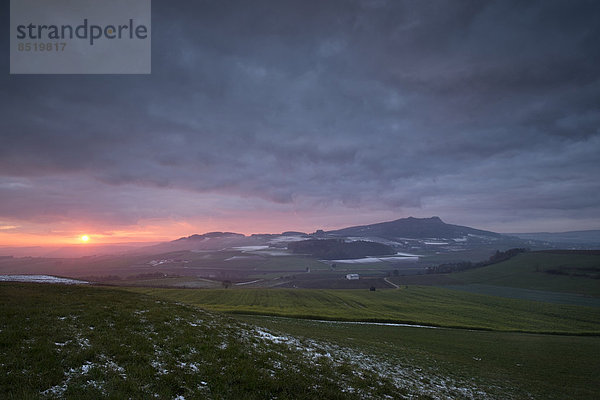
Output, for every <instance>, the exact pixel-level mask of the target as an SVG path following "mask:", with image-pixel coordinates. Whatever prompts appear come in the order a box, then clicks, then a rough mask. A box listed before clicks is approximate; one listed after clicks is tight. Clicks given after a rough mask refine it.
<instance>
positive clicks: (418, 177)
mask: <svg viewBox="0 0 600 400" xmlns="http://www.w3.org/2000/svg"><path fill="white" fill-rule="evenodd" d="M5 7H7V6H5ZM598 20H600V7H599V6H598V5H597V4H596V3H595V2H591V1H590V2H587V1H576V2H569V3H567V2H563V1H557V2H552V1H538V2H516V1H515V2H509V1H494V2H481V1H462V2H442V1H439V2H435V1H434V2H417V1H414V2H412V1H339V2H336V1H327V2H322V1H262V2H261V1H253V2H243V1H234V2H213V1H201V2H190V3H186V2H177V1H174V2H168V3H167V2H160V3H159V2H154V4H153V25H152V32H153V38H152V40H153V66H152V67H153V68H152V69H153V74H152V75H151V76H110V75H106V76H9V75H7V72H6V71H4V74H3V78H2V80H1V81H0V85H1V86H2V88H3V90H2V91H1V92H0V101H1V103H2V119H1V121H0V130H1V132H2V146H0V175H2V176H4V177H7V178H10V177H13V178H32V179H36V180H37V179H42V178H44V177H45V178H44V179H46V180H47V181H46V184H49V183H48V182H55V183H56V184H57V185H61V183H60V181H61V180H63V181H69V182H72V183H69V184H66V185H65V190H64V196H65V198H67V197H68V196H75V197H77V198H79V201H80V202H81V203H82V204H83V203H85V202H87V201H89V203H90V204H92V205H96V204H99V203H100V202H105V203H103V204H106V202H108V203H110V201H111V199H110V196H106V197H102V196H101V198H98V197H97V196H95V195H94V194H93V191H83V192H82V191H81V190H77V189H74V187H79V186H85V187H88V186H90V185H93V184H94V183H93V182H96V183H95V184H97V185H98V188H102V190H110V188H111V187H112V188H121V189H120V190H123V189H122V188H124V187H142V188H143V187H156V188H165V190H166V189H183V190H186V191H190V193H191V192H196V193H217V194H219V193H220V194H225V195H233V196H241V197H242V198H260V199H265V200H267V201H269V202H273V203H281V204H294V205H295V207H300V208H302V207H305V208H310V207H314V206H319V207H325V208H326V207H328V206H332V205H333V204H335V203H337V202H341V203H342V204H345V205H347V206H349V207H367V208H372V209H383V210H385V209H387V210H401V209H402V208H405V207H406V208H418V207H422V208H423V209H424V210H427V209H428V207H430V206H432V205H435V207H436V208H435V209H436V210H443V209H445V208H446V209H448V210H450V209H452V210H456V207H457V204H461V205H462V207H464V210H475V209H477V210H479V212H480V213H493V212H492V211H491V210H497V215H498V218H502V216H506V215H507V214H509V213H511V212H513V213H515V214H519V215H526V214H527V213H534V212H535V213H537V212H539V210H547V212H548V213H557V212H558V211H557V210H571V214H570V215H569V217H572V218H579V219H581V218H586V217H587V218H595V219H596V220H597V218H598V216H599V211H600V209H599V208H598V207H599V206H597V205H598V204H600V202H599V201H598V200H599V199H598V193H600V190H599V189H600V187H599V185H600V184H599V183H598V181H597V179H596V178H595V177H596V176H599V175H600V166H599V164H600V163H598V162H597V154H599V151H600V139H599V137H600V132H599V128H598V127H599V126H600V125H599V124H600V111H599V109H598V101H599V100H600V98H599V97H600V96H599V94H600V68H598V65H600V47H599V46H598V39H599V38H600V27H599V26H600V25H599V24H598V23H597V21H598ZM3 46H4V47H5V48H6V43H5V42H3ZM5 50H6V51H7V49H5ZM54 179H57V180H58V181H54ZM89 180H91V181H89ZM0 190H3V189H2V187H1V186H0ZM30 190H31V191H32V192H31V193H30V195H31V196H33V197H35V196H36V190H37V191H38V194H37V196H41V197H45V195H44V196H42V195H41V191H44V190H45V192H44V194H47V193H48V192H47V190H48V189H47V186H45V185H42V184H39V186H36V187H32V188H31V189H30ZM113 190H117V189H113ZM57 196H58V197H60V195H57ZM134 197H135V196H134ZM83 198H85V201H83V200H82V199H83ZM131 201H135V202H141V201H143V200H142V199H141V198H138V197H135V198H134V199H132V200H131ZM59 203H60V201H59ZM125 203H126V201H125V200H122V201H119V202H118V204H117V203H115V205H118V206H119V207H120V208H123V209H124V210H128V209H129V207H127V206H125ZM11 204H12V203H11ZM27 204H28V203H27V202H24V203H22V204H20V205H19V204H18V202H15V203H14V204H13V205H12V206H11V207H12V208H9V207H8V206H4V207H3V208H2V210H0V211H2V212H3V213H4V215H5V216H7V215H8V216H10V215H14V216H16V215H21V214H27V213H28V212H30V211H28V210H31V209H32V208H33V207H34V206H33V205H31V206H28V205H27ZM60 204H62V203H60ZM65 207H66V208H65V209H68V207H67V206H65ZM90 208H91V207H90ZM100 208H102V207H100ZM60 209H61V208H60V207H59V208H57V210H60ZM84 209H85V207H83V206H82V213H83V212H84ZM142 209H143V207H142ZM55 212H58V213H60V211H55ZM114 212H115V213H117V214H119V211H114ZM126 213H127V212H126V211H124V212H123V214H126ZM465 213H466V211H465ZM128 215H129V216H131V215H134V216H135V217H139V218H143V217H144V216H148V215H152V216H154V213H153V212H150V211H148V210H146V211H144V210H142V211H140V213H139V215H138V214H135V213H134V214H131V213H129V214H128ZM557 215H558V214H557ZM561 216H562V214H561ZM99 218H100V217H99Z"/></svg>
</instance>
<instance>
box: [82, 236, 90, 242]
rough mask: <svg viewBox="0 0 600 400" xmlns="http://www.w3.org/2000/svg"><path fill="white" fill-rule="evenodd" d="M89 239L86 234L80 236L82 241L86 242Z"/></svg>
mask: <svg viewBox="0 0 600 400" xmlns="http://www.w3.org/2000/svg"><path fill="white" fill-rule="evenodd" d="M89 240H90V237H89V236H88V235H83V236H82V237H81V241H82V242H84V243H86V242H88V241H89Z"/></svg>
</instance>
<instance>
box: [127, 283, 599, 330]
mask: <svg viewBox="0 0 600 400" xmlns="http://www.w3.org/2000/svg"><path fill="white" fill-rule="evenodd" d="M131 290H134V291H136V292H141V293H145V294H150V295H153V296H156V297H158V298H163V299H168V300H172V301H179V302H183V303H187V304H191V305H195V306H199V307H202V308H205V309H208V310H214V311H221V312H229V313H237V314H261V315H274V316H287V317H296V318H313V319H331V320H348V321H388V322H403V323H412V324H423V325H434V326H445V327H462V328H470V329H489V330H499V331H523V332H545V333H569V334H600V312H598V308H595V307H583V306H573V305H563V304H548V303H542V302H534V301H525V300H515V299H505V298H500V297H493V296H485V295H478V294H471V293H466V292H460V291H454V290H447V289H442V288H436V287H412V286H411V287H408V288H402V289H398V290H393V289H390V290H380V291H375V292H370V291H368V290H308V289H307V290H304V289H291V290H284V289H268V290H267V289H244V290H231V289H228V290H227V289H220V290H182V289H155V288H136V289H131Z"/></svg>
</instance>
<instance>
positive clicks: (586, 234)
mask: <svg viewBox="0 0 600 400" xmlns="http://www.w3.org/2000/svg"><path fill="white" fill-rule="evenodd" d="M507 235H510V236H516V237H518V238H521V239H528V240H541V241H544V242H551V243H563V244H591V245H596V246H600V230H590V231H571V232H558V233H550V232H535V233H507Z"/></svg>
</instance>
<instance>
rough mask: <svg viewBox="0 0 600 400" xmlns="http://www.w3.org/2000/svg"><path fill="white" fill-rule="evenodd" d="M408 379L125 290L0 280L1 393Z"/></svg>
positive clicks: (224, 390) (351, 386)
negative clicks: (16, 282)
mask: <svg viewBox="0 0 600 400" xmlns="http://www.w3.org/2000/svg"><path fill="white" fill-rule="evenodd" d="M410 379H412V378H411V377H408V376H407V377H401V376H399V375H396V376H395V377H394V376H391V375H389V376H388V374H387V373H384V372H383V371H382V370H381V369H376V368H375V366H374V365H363V366H361V365H358V364H357V363H356V362H355V361H354V360H353V357H352V352H351V351H350V352H348V351H346V352H341V351H338V349H337V348H336V347H334V346H332V345H330V344H327V343H321V342H316V341H314V340H311V341H306V340H298V339H292V338H287V337H280V336H276V335H274V334H273V333H271V332H269V331H267V330H265V329H260V328H257V327H255V326H253V325H248V324H243V323H240V322H238V321H235V320H232V319H231V318H228V317H225V316H223V315H220V314H214V313H208V312H204V311H202V310H199V309H196V308H193V307H189V306H184V305H181V304H175V303H172V302H164V301H162V300H157V299H156V298H153V297H149V296H144V295H140V294H136V293H131V292H126V291H122V290H119V289H110V288H97V287H85V286H81V287H77V286H61V285H50V284H15V283H1V284H0V398H2V399H40V398H42V399H78V400H79V399H99V398H111V399H149V398H159V399H178V400H182V399H265V398H279V399H315V398H327V399H362V398H372V399H379V398H384V397H386V396H387V397H388V398H398V399H401V398H407V396H408V395H410V394H411V393H412V394H414V395H419V393H423V391H424V390H425V389H419V388H418V387H416V388H415V387H414V384H413V383H412V381H410ZM464 385H467V384H466V383H465V384H464ZM465 387H466V388H467V389H468V386H465ZM432 390H434V392H433V393H439V392H440V390H439V389H436V388H432ZM444 390H446V391H450V393H452V391H453V390H455V389H453V388H446V389H444ZM457 394H460V393H459V392H457Z"/></svg>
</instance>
